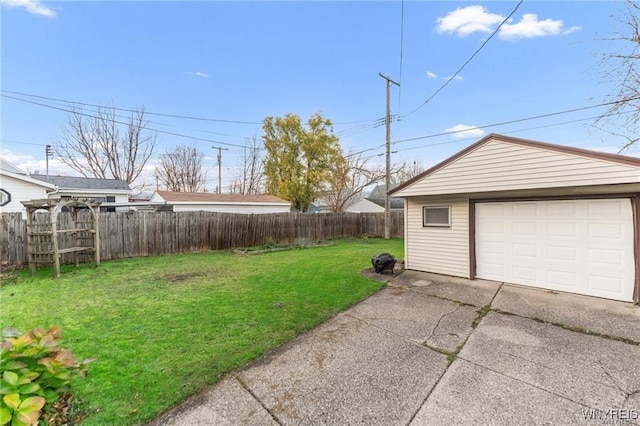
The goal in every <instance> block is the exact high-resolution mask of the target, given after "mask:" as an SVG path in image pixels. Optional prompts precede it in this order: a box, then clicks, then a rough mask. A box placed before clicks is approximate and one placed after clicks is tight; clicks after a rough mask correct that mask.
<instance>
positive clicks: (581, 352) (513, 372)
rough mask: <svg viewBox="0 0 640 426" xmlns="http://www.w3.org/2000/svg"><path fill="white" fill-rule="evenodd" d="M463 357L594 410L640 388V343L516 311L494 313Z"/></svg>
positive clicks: (618, 405)
mask: <svg viewBox="0 0 640 426" xmlns="http://www.w3.org/2000/svg"><path fill="white" fill-rule="evenodd" d="M459 357H460V358H462V359H464V360H466V361H470V362H473V363H475V364H477V365H479V366H482V367H484V368H487V369H490V370H492V371H495V372H497V373H499V374H504V375H506V376H509V377H512V378H514V379H516V380H519V381H521V382H523V383H527V384H530V385H531V386H535V387H536V388H539V389H543V390H545V391H547V392H551V393H553V394H556V395H559V396H562V397H563V398H566V399H568V400H571V401H574V402H576V403H578V404H581V405H584V406H586V407H589V408H593V409H602V410H606V409H612V408H622V407H623V405H624V404H625V401H626V400H627V399H628V397H629V395H630V394H632V393H633V392H634V391H635V390H637V389H640V369H639V368H638V366H639V365H640V346H637V345H633V344H629V343H624V342H620V341H616V340H611V339H606V338H602V337H598V336H591V335H586V334H582V333H576V332H573V331H569V330H565V329H563V328H561V327H557V326H554V325H550V324H544V323H541V322H538V321H533V320H530V319H526V318H521V317H517V316H512V315H504V314H499V313H495V312H490V313H489V314H488V315H487V316H486V317H485V318H484V319H483V320H482V322H481V323H480V325H479V326H478V327H477V328H476V330H475V331H474V333H473V334H472V335H471V336H470V337H469V340H468V341H467V343H466V345H465V346H464V348H463V349H462V351H461V352H460V354H459ZM638 408H640V407H638Z"/></svg>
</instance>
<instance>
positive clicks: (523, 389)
mask: <svg viewBox="0 0 640 426" xmlns="http://www.w3.org/2000/svg"><path fill="white" fill-rule="evenodd" d="M378 277H380V276H378ZM387 278H389V276H387ZM356 423H357V424H381V425H409V424H410V425H427V424H432V425H433V424H445V423H446V424H451V423H454V424H460V423H472V424H478V423H480V424H486V423H491V424H589V425H601V424H640V307H638V306H634V305H631V304H627V303H621V302H614V301H608V300H604V299H596V298H591V297H583V296H574V295H568V294H558V293H554V292H548V291H541V290H534V289H528V288H523V287H518V286H511V285H506V284H502V283H498V282H493V281H469V280H464V279H457V278H450V277H443V276H439V275H434V274H426V273H418V272H412V271H406V272H404V273H403V274H402V275H400V276H398V277H396V278H395V279H393V280H392V281H390V282H389V283H388V286H387V287H386V288H385V289H383V290H382V291H380V292H379V293H377V294H375V295H374V296H372V297H370V298H369V299H367V300H365V301H363V302H361V303H360V304H358V305H356V306H354V307H352V308H351V309H349V310H347V311H345V312H343V313H341V314H339V315H337V316H336V317H334V318H332V319H331V320H329V321H327V322H325V323H324V324H322V325H320V326H319V327H317V328H315V329H314V330H312V331H310V332H308V333H306V334H304V335H302V336H300V337H298V338H296V339H295V340H293V341H291V342H289V343H288V344H286V345H284V346H282V347H281V348H279V349H277V350H275V351H273V352H272V353H270V354H269V355H267V356H265V357H264V358H262V359H260V360H258V361H256V362H254V363H252V364H249V365H247V366H246V367H244V368H242V369H240V370H238V371H236V372H234V373H232V374H229V375H228V376H227V377H226V378H225V379H223V380H222V381H221V382H220V383H219V384H217V385H216V386H214V387H212V388H210V389H208V390H206V391H204V392H202V393H200V394H198V395H196V396H194V397H193V398H191V399H189V400H187V401H185V402H184V403H183V404H182V405H180V406H178V407H176V408H174V409H173V410H171V411H169V412H167V413H165V414H164V415H162V416H161V417H159V418H158V419H156V420H155V421H154V422H152V424H154V425H225V424H242V425H245V424H255V425H268V424H273V425H278V424H282V425H290V424H356Z"/></svg>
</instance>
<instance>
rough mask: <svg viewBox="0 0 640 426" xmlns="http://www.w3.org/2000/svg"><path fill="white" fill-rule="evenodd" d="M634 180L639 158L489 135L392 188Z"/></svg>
mask: <svg viewBox="0 0 640 426" xmlns="http://www.w3.org/2000/svg"><path fill="white" fill-rule="evenodd" d="M638 182H640V158H634V157H626V156H622V155H615V154H607V153H602V152H597V151H590V150H585V149H579V148H573V147H566V146H561V145H553V144H547V143H542V142H534V141H530V140H526V139H518V138H512V137H507V136H502V135H496V134H491V135H488V136H486V137H485V138H483V139H481V140H480V141H478V142H476V143H475V144H473V145H471V146H469V147H467V148H466V149H464V150H462V151H460V152H458V153H457V154H455V155H453V156H451V157H449V158H447V159H446V160H444V161H442V162H441V163H439V164H437V165H436V166H434V167H432V168H430V169H429V170H427V171H425V172H424V173H422V174H420V175H418V176H416V177H415V178H413V179H411V180H409V181H407V182H405V183H403V184H402V185H400V186H398V187H397V188H396V189H394V190H393V191H391V192H392V194H393V195H394V196H396V197H398V196H399V197H406V196H418V195H443V194H457V193H474V192H486V191H500V190H517V189H532V188H557V187H571V186H585V185H607V184H619V183H638Z"/></svg>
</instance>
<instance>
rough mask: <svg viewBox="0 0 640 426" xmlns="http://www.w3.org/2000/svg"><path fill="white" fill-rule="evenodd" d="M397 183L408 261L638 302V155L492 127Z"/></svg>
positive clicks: (435, 269) (459, 273)
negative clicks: (520, 135) (495, 131)
mask: <svg viewBox="0 0 640 426" xmlns="http://www.w3.org/2000/svg"><path fill="white" fill-rule="evenodd" d="M391 193H392V194H393V196H394V197H403V198H405V199H406V200H407V202H406V203H405V267H406V268H407V269H412V270H418V271H428V272H434V273H439V274H445V275H453V276H459V277H464V278H470V279H487V280H495V281H502V282H507V283H513V284H521V285H524V286H531V287H537V288H542V289H547V290H552V291H562V292H569V293H577V294H582V295H589V296H597V297H603V298H609V299H615V300H622V301H635V302H636V303H640V158H635V157H628V156H622V155H615V154H608V153H602V152H596V151H590V150H585V149H579V148H573V147H568V146H561V145H553V144H548V143H542V142H535V141H531V140H526V139H519V138H513V137H508V136H502V135H498V134H491V135H488V136H486V137H484V138H483V139H481V140H479V141H478V142H476V143H475V144H473V145H471V146H469V147H467V148H466V149H464V150H462V151H460V152H458V153H457V154H455V155H453V156H451V157H449V158H447V159H446V160H444V161H442V162H441V163H439V164H437V165H435V166H434V167H432V168H430V169H429V170H426V171H425V172H424V173H421V174H420V175H418V176H416V177H415V178H413V179H411V180H409V181H407V182H405V183H403V184H402V185H400V186H398V187H396V188H395V189H394V190H393V191H391Z"/></svg>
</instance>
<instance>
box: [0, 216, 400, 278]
mask: <svg viewBox="0 0 640 426" xmlns="http://www.w3.org/2000/svg"><path fill="white" fill-rule="evenodd" d="M58 217H59V228H60V229H66V228H67V227H68V226H69V223H70V222H71V221H70V217H69V213H66V212H63V213H61V214H60V215H58ZM99 217H100V223H99V226H100V236H101V240H100V259H101V260H110V259H118V258H127V257H139V256H151V255H160V254H167V253H180V252H190V251H201V250H225V249H230V248H234V247H255V246H261V245H265V244H270V243H278V244H293V243H307V242H315V241H325V240H331V239H336V238H349V237H362V236H368V237H382V236H384V214H383V213H322V214H313V213H276V214H231V213H215V212H202V211H197V212H177V213H176V212H169V211H162V212H109V213H100V216H99ZM391 219H392V220H391V235H392V236H393V237H402V236H403V232H404V225H403V224H404V218H403V214H402V213H401V212H393V213H392V214H391ZM91 220H92V219H91V215H90V214H89V213H85V212H79V213H78V221H77V222H78V224H79V225H80V224H82V223H85V222H87V223H88V224H90V222H91ZM48 221H49V215H48V214H38V215H37V216H36V220H35V224H34V226H36V227H42V228H48V226H44V225H46V224H47V223H48ZM79 227H80V226H79ZM90 227H91V226H89V225H87V228H90ZM26 228H27V226H26V221H25V220H23V219H22V216H21V214H20V213H2V214H1V215H0V267H1V268H2V269H5V268H13V267H22V266H23V265H26V263H27V257H28V253H27V229H26ZM37 238H38V241H39V242H40V243H41V246H42V247H43V249H44V248H45V246H47V245H50V244H51V240H50V238H49V239H47V238H48V237H47V236H38V237H37ZM72 238H78V241H79V242H80V243H82V242H83V240H88V241H89V240H90V239H91V238H93V236H92V234H90V233H79V234H77V235H72V234H71V233H68V234H63V235H62V236H60V237H59V244H60V247H70V246H72V245H76V244H77V242H76V241H72V240H71V239H72ZM89 245H91V244H89ZM92 259H93V258H92V255H91V254H89V255H86V254H85V255H81V257H80V260H81V261H92ZM61 260H62V262H63V263H70V262H71V261H72V260H73V256H72V255H68V254H65V255H64V256H63V259H61ZM42 261H43V262H45V263H46V261H47V259H46V258H45V259H42Z"/></svg>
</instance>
